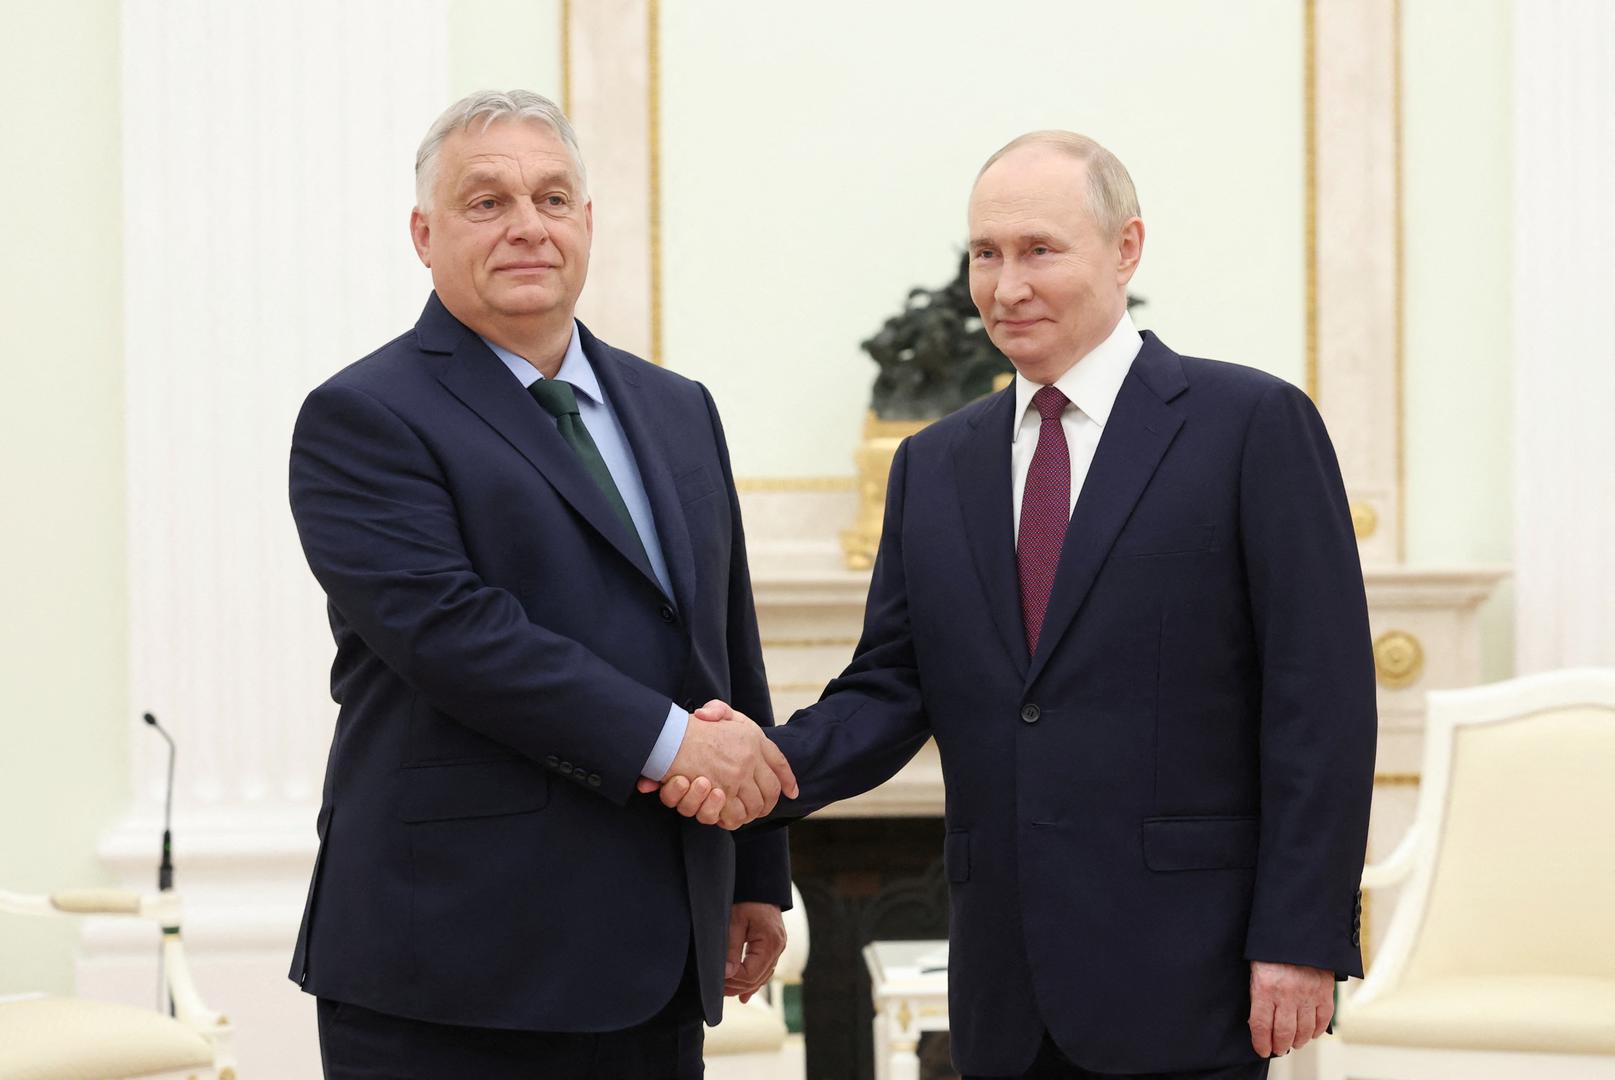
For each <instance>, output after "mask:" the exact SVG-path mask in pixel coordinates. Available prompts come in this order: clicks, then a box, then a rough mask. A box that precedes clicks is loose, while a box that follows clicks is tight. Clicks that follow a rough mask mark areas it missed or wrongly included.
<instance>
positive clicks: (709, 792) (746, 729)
mask: <svg viewBox="0 0 1615 1080" xmlns="http://www.w3.org/2000/svg"><path fill="white" fill-rule="evenodd" d="M639 790H640V791H642V792H645V793H647V794H648V793H650V792H653V791H659V797H660V798H661V800H662V805H664V806H666V807H668V808H669V809H673V810H677V811H678V812H679V813H680V814H682V815H684V816H685V817H693V818H695V819H696V820H698V821H700V822H701V823H702V824H703V825H722V826H723V827H724V828H725V829H738V828H740V827H741V826H742V825H744V824H746V823H747V822H749V821H755V820H756V819H757V818H760V817H763V816H765V815H766V814H768V813H769V812H770V811H772V810H773V809H774V806H775V804H777V803H778V802H779V797H780V793H781V792H783V793H784V794H785V795H787V796H789V797H790V798H793V799H794V798H796V796H797V794H798V790H797V786H796V777H795V775H793V774H792V772H791V766H790V763H789V762H787V761H786V760H785V755H784V754H782V753H780V751H779V747H777V746H775V745H774V744H773V743H772V742H770V741H769V740H768V738H767V737H766V736H765V735H764V734H763V729H762V728H760V727H758V726H757V724H756V722H755V721H753V720H752V719H751V717H749V716H747V715H746V714H744V713H740V712H736V711H735V710H734V709H732V708H730V707H729V706H728V705H727V704H725V703H724V702H722V701H709V702H707V703H706V704H705V705H703V706H701V707H700V708H699V709H697V710H695V712H693V713H691V714H690V724H689V727H687V728H686V729H685V731H684V741H683V742H682V743H680V744H679V751H678V754H677V755H676V756H675V757H674V758H673V764H672V765H670V766H669V767H668V770H667V775H666V776H664V777H662V778H661V779H660V780H652V779H650V778H649V777H641V778H640V780H639Z"/></svg>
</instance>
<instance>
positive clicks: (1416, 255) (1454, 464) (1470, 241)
mask: <svg viewBox="0 0 1615 1080" xmlns="http://www.w3.org/2000/svg"><path fill="white" fill-rule="evenodd" d="M1511 8H1512V5H1511V2H1510V0H1402V12H1403V58H1404V59H1403V99H1402V100H1403V117H1404V120H1403V125H1404V127H1403V136H1404V147H1405V149H1404V152H1403V169H1404V173H1403V175H1404V189H1403V190H1404V202H1403V206H1404V233H1403V235H1404V238H1405V239H1404V245H1405V248H1404V250H1405V259H1406V263H1405V266H1406V311H1407V315H1406V319H1407V324H1406V325H1407V330H1406V333H1407V337H1406V376H1405V382H1404V385H1405V388H1406V409H1407V469H1406V483H1407V508H1408V518H1407V557H1408V560H1409V561H1410V562H1414V563H1425V564H1429V563H1444V562H1499V563H1506V562H1508V561H1509V559H1510V556H1511V551H1512V547H1513V539H1512V537H1513V532H1512V530H1513V491H1512V488H1513V483H1512V478H1513V464H1512V454H1513V438H1512V429H1513V413H1512V400H1513V338H1512V334H1513V320H1514V318H1515V315H1514V312H1513V310H1512V303H1511V299H1512V290H1513V283H1512V266H1511V263H1512V260H1513V254H1512V251H1511V250H1510V249H1511V237H1512V235H1513V233H1512V198H1513V185H1512V182H1511V179H1510V178H1511V175H1512V170H1513V163H1512V147H1511V143H1510V131H1511V126H1512V124H1511V110H1512V96H1511V95H1512V80H1511V77H1510V61H1509V56H1510V37H1509V33H1510V31H1509V28H1510V14H1511ZM1537 317H1539V318H1552V317H1553V315H1552V313H1551V312H1540V313H1537ZM1481 644H1482V650H1483V655H1482V670H1483V672H1484V675H1485V677H1486V678H1487V679H1488V680H1494V679H1501V678H1506V677H1508V676H1509V675H1511V674H1512V673H1513V666H1514V661H1513V655H1514V646H1513V598H1512V592H1511V590H1510V589H1509V587H1508V584H1507V583H1506V582H1505V584H1504V585H1503V587H1502V589H1500V590H1499V592H1498V594H1497V595H1496V596H1494V597H1493V598H1492V600H1491V601H1490V602H1489V603H1488V605H1487V607H1486V609H1485V610H1484V611H1483V614H1482V642H1481Z"/></svg>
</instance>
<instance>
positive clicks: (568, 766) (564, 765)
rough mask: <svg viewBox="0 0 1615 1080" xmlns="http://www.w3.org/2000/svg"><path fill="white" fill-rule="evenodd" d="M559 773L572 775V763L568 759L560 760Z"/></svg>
mask: <svg viewBox="0 0 1615 1080" xmlns="http://www.w3.org/2000/svg"><path fill="white" fill-rule="evenodd" d="M561 775H562V776H571V775H572V763H571V762H570V761H563V762H561Z"/></svg>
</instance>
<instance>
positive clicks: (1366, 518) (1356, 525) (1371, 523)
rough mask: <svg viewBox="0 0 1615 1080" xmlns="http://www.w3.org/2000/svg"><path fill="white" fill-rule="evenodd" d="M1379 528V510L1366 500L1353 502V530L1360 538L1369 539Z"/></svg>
mask: <svg viewBox="0 0 1615 1080" xmlns="http://www.w3.org/2000/svg"><path fill="white" fill-rule="evenodd" d="M1378 528H1379V511H1378V510H1375V509H1374V507H1373V505H1372V504H1370V503H1366V502H1354V503H1352V504H1351V531H1352V532H1353V533H1355V534H1356V535H1357V539H1359V540H1367V539H1368V538H1369V537H1370V536H1373V535H1374V533H1375V531H1376V530H1377V529H1378Z"/></svg>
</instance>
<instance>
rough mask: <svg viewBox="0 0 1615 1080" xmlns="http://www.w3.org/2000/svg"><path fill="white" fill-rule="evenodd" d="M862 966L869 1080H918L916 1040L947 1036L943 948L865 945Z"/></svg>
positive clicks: (919, 944) (944, 945)
mask: <svg viewBox="0 0 1615 1080" xmlns="http://www.w3.org/2000/svg"><path fill="white" fill-rule="evenodd" d="M864 964H865V965H866V966H867V967H868V968H869V990H870V995H871V996H872V997H873V998H874V999H875V1080H919V1077H920V1055H919V1046H920V1035H921V1034H923V1033H924V1032H927V1031H947V1030H948V971H947V965H948V943H947V942H946V941H876V942H871V943H870V944H869V945H866V946H865V947H864Z"/></svg>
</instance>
